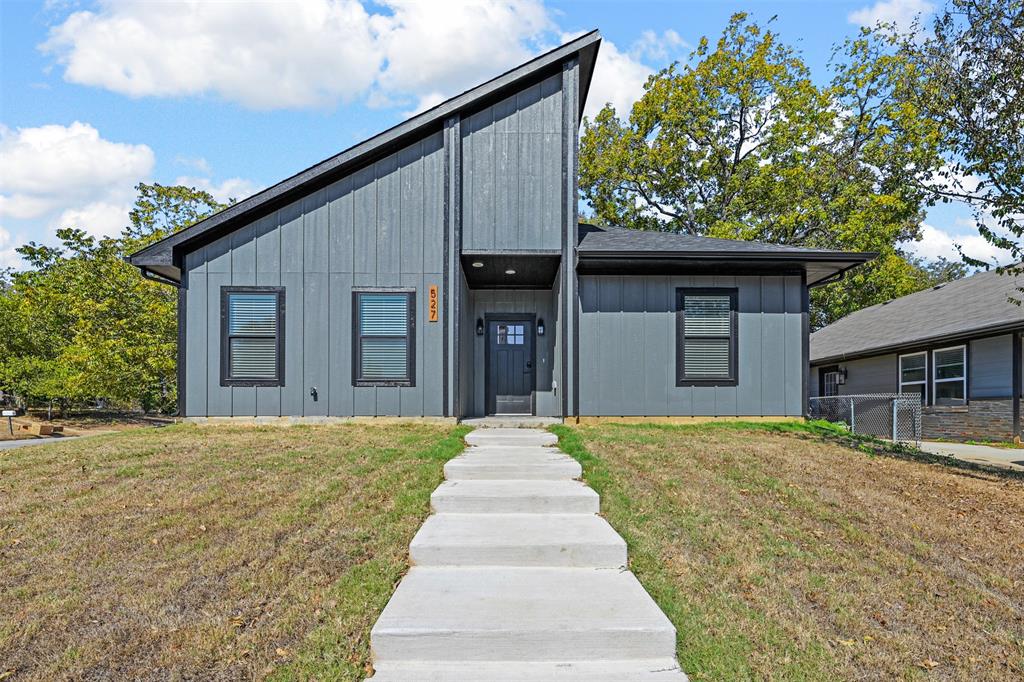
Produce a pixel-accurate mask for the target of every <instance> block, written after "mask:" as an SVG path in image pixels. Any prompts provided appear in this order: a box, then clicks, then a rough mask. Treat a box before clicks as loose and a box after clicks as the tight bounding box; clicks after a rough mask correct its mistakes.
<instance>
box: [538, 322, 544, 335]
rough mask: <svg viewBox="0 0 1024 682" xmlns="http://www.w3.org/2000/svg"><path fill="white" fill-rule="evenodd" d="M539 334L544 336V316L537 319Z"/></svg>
mask: <svg viewBox="0 0 1024 682" xmlns="http://www.w3.org/2000/svg"><path fill="white" fill-rule="evenodd" d="M537 336H544V318H543V317H542V318H540V319H539V320H537Z"/></svg>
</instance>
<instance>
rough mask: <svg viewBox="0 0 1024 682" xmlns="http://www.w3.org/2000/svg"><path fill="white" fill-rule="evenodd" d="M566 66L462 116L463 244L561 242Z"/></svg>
mask: <svg viewBox="0 0 1024 682" xmlns="http://www.w3.org/2000/svg"><path fill="white" fill-rule="evenodd" d="M561 83H562V79H561V74H556V75H554V76H551V77H549V78H547V79H546V80H544V81H543V82H541V83H538V84H534V85H531V86H529V87H526V88H524V89H523V90H522V91H520V92H519V93H517V94H516V95H513V96H511V97H508V98H506V99H504V100H502V101H500V102H498V103H496V104H494V105H492V106H490V107H487V108H486V109H483V110H481V111H479V112H477V113H475V114H473V116H471V117H469V118H468V119H467V120H465V121H464V122H463V128H462V155H463V161H462V197H463V245H462V246H463V248H464V249H466V250H474V251H488V250H537V249H548V250H558V249H560V248H561V233H560V231H559V229H558V224H559V221H560V218H561V214H562V213H561V211H562V195H561V185H560V180H561V177H562V150H561V131H562V92H561Z"/></svg>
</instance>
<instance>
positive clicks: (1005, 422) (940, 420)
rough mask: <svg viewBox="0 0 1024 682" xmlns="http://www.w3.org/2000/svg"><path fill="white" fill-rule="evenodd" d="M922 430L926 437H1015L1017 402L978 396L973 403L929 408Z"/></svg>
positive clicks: (1005, 438)
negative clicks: (985, 398)
mask: <svg viewBox="0 0 1024 682" xmlns="http://www.w3.org/2000/svg"><path fill="white" fill-rule="evenodd" d="M921 432H922V436H923V437H924V439H925V440H929V439H933V438H942V439H946V440H1013V401H1012V400H1010V399H1009V398H1007V399H1005V400H978V399H975V400H972V401H971V402H970V404H969V405H957V406H955V407H954V406H941V405H935V406H932V407H925V408H924V409H923V411H922V415H921Z"/></svg>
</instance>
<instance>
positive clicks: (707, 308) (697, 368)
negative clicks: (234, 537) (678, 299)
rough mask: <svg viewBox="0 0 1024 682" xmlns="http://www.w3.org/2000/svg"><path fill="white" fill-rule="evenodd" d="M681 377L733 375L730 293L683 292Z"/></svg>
mask: <svg viewBox="0 0 1024 682" xmlns="http://www.w3.org/2000/svg"><path fill="white" fill-rule="evenodd" d="M682 298H683V301H682V308H683V329H682V331H683V349H682V355H683V372H682V377H680V378H681V379H682V380H684V381H705V380H707V381H713V380H722V379H725V380H729V379H733V378H734V377H733V376H732V373H733V369H732V368H733V357H732V354H733V348H734V343H733V342H734V339H733V337H732V335H733V312H734V308H735V301H736V297H735V295H734V294H732V293H721V294H718V293H688V292H684V293H683V297H682Z"/></svg>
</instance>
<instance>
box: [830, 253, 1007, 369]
mask: <svg viewBox="0 0 1024 682" xmlns="http://www.w3.org/2000/svg"><path fill="white" fill-rule="evenodd" d="M1020 286H1024V279H1022V278H1020V277H1013V276H1011V275H1000V274H999V273H998V272H996V271H994V270H992V271H989V272H982V273H979V274H977V275H973V276H971V277H965V278H963V279H958V280H956V281H954V282H949V283H948V284H940V285H938V286H936V287H933V288H931V289H925V290H924V291H918V292H917V293H913V294H910V295H908V296H903V297H902V298H897V299H894V300H892V301H888V302H886V303H880V304H878V305H874V306H871V307H870V308H864V309H862V310H858V311H857V312H855V313H851V314H849V315H847V316H846V317H844V318H843V319H841V320H838V321H837V322H833V323H832V324H830V325H829V326H827V327H824V328H822V329H820V330H818V331H816V332H814V333H813V334H811V362H813V363H818V364H820V363H823V362H834V361H836V360H844V359H852V358H857V357H865V356H868V355H877V354H879V353H888V352H892V351H897V350H900V349H904V348H910V347H913V346H923V345H930V344H933V343H941V342H943V341H951V340H956V339H958V338H967V337H970V336H978V335H982V334H997V333H1000V332H1002V331H1011V330H1014V329H1024V307H1021V306H1018V305H1016V304H1014V303H1013V302H1011V301H1010V300H1009V299H1010V297H1011V296H1013V297H1017V298H1019V297H1020V292H1019V291H1017V287H1020Z"/></svg>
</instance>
